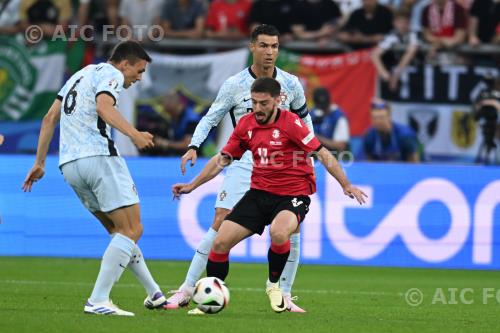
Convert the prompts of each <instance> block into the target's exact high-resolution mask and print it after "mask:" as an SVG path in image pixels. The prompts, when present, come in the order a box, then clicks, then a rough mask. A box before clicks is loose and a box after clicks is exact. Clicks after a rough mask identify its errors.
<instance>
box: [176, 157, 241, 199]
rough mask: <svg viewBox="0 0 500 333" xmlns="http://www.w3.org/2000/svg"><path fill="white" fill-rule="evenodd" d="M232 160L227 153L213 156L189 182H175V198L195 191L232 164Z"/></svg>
mask: <svg viewBox="0 0 500 333" xmlns="http://www.w3.org/2000/svg"><path fill="white" fill-rule="evenodd" d="M231 162H232V160H231V158H230V157H229V156H227V155H222V154H221V153H219V154H217V155H215V156H214V157H212V158H211V159H210V160H209V161H208V162H207V164H206V165H205V167H204V168H203V170H201V172H200V173H199V174H198V176H196V178H195V179H193V181H192V182H191V183H189V184H174V185H173V186H172V194H173V195H174V198H178V197H180V195H181V194H187V193H190V192H192V191H194V190H195V189H196V188H198V187H199V186H201V185H203V184H205V183H206V182H208V181H210V180H211V179H213V178H214V177H215V176H217V175H218V174H219V173H220V172H221V171H222V169H224V168H225V167H226V166H228V165H229V164H231Z"/></svg>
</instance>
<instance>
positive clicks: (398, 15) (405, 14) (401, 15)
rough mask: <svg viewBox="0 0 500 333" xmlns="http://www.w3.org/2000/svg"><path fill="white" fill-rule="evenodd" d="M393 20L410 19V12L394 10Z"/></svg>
mask: <svg viewBox="0 0 500 333" xmlns="http://www.w3.org/2000/svg"><path fill="white" fill-rule="evenodd" d="M394 18H395V19H396V18H405V19H407V20H409V19H411V11H410V10H408V9H406V8H402V9H399V10H396V11H395V12H394Z"/></svg>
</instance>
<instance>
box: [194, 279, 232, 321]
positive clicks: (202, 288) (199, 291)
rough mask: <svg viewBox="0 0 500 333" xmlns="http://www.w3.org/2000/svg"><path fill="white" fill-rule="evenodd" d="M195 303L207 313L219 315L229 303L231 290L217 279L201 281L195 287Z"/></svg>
mask: <svg viewBox="0 0 500 333" xmlns="http://www.w3.org/2000/svg"><path fill="white" fill-rule="evenodd" d="M193 302H195V303H196V304H198V306H197V307H198V309H200V310H201V311H203V312H205V313H208V314H213V313H218V312H220V311H222V309H224V308H225V307H226V305H227V303H229V289H227V287H226V284H225V283H224V281H222V280H221V279H218V278H216V277H206V278H203V279H200V280H199V281H198V282H196V285H195V287H194V293H193Z"/></svg>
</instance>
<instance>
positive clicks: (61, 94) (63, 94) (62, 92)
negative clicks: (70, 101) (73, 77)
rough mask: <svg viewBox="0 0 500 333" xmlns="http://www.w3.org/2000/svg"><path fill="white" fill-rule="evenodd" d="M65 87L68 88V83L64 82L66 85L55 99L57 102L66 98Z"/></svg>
mask: <svg viewBox="0 0 500 333" xmlns="http://www.w3.org/2000/svg"><path fill="white" fill-rule="evenodd" d="M67 86H68V81H66V83H65V84H64V85H63V86H62V88H61V90H59V92H58V93H57V97H56V98H57V99H58V100H60V101H61V102H62V100H63V99H64V96H66V93H67V91H66V90H67Z"/></svg>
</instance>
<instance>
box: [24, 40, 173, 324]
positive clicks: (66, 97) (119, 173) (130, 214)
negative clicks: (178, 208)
mask: <svg viewBox="0 0 500 333" xmlns="http://www.w3.org/2000/svg"><path fill="white" fill-rule="evenodd" d="M149 62H151V58H150V57H149V55H148V54H147V53H146V51H145V50H144V49H143V48H142V47H141V46H140V44H138V43H137V42H133V41H126V42H122V43H120V44H118V45H117V46H116V47H115V48H114V49H113V51H112V54H111V57H110V58H109V60H108V62H107V63H101V64H98V65H89V66H86V67H85V68H83V69H81V70H80V71H78V72H77V73H75V74H74V75H73V76H71V78H70V79H69V80H68V81H67V82H66V84H65V85H64V86H63V88H62V89H61V91H60V92H59V93H58V95H57V98H56V100H55V101H54V103H53V104H52V106H51V108H50V109H49V111H48V113H47V115H46V116H45V117H44V119H43V123H42V128H41V130H40V137H39V140H38V149H37V155H36V160H35V163H34V165H33V167H32V168H31V170H30V171H29V173H28V175H27V176H26V179H25V180H24V184H23V190H24V191H25V192H26V191H31V188H32V186H33V184H34V183H35V182H36V181H38V180H39V179H41V178H42V177H43V175H44V173H45V159H46V157H47V151H48V148H49V144H50V141H51V140H52V136H53V134H54V129H55V127H56V126H57V124H58V123H59V122H60V133H61V134H60V141H59V168H60V169H61V171H62V173H63V176H64V179H65V181H66V182H67V183H68V184H69V185H70V186H71V187H72V188H73V190H74V191H75V193H76V194H77V196H78V197H79V199H80V201H81V202H82V203H83V205H84V206H85V207H86V208H87V209H88V210H89V211H90V212H91V213H92V214H94V216H95V217H96V218H97V219H98V220H99V221H100V222H101V223H102V225H103V226H104V227H105V228H106V230H107V232H108V233H109V234H110V236H111V237H112V238H111V241H110V243H109V245H108V247H107V249H106V251H105V252H104V255H103V257H102V262H101V269H100V271H99V275H98V276H97V280H96V283H95V285H94V289H93V291H92V294H91V296H90V298H89V299H88V301H87V303H86V304H85V306H84V312H85V313H89V314H101V315H121V316H133V315H134V314H133V313H132V312H128V311H124V310H122V309H120V308H118V307H117V306H116V305H114V304H113V303H112V302H111V300H110V299H109V293H110V291H111V288H112V287H113V285H114V283H115V282H116V281H118V279H119V278H120V276H121V275H122V273H123V271H124V270H125V268H126V267H128V268H130V269H131V270H132V272H133V273H134V274H135V275H136V277H137V278H138V279H139V281H140V282H141V284H142V285H143V286H144V288H145V289H146V292H147V294H148V296H147V297H146V299H145V301H144V306H146V307H147V308H149V309H153V308H159V307H162V306H163V305H164V304H165V302H166V299H165V296H164V295H163V293H162V292H161V290H160V287H159V286H158V284H157V283H156V282H155V281H154V279H153V277H152V276H151V273H150V272H149V270H148V268H147V266H146V263H145V262H144V257H143V255H142V253H141V250H140V248H139V246H138V245H137V241H138V240H139V238H140V237H141V235H142V231H143V227H142V224H141V218H140V206H139V196H138V194H137V190H136V188H135V185H134V182H133V180H132V177H131V176H130V173H129V171H128V168H127V165H126V164H125V161H124V160H123V158H121V157H120V156H119V154H118V151H117V150H116V147H115V145H114V142H113V140H112V139H111V135H110V133H111V126H112V127H114V128H116V129H118V130H119V131H120V132H122V133H123V134H125V135H127V136H128V137H129V138H130V139H131V140H132V141H133V143H134V144H135V145H136V146H137V148H139V149H144V148H148V147H152V146H153V136H152V135H151V134H150V133H148V132H139V131H138V130H137V129H135V128H134V127H133V126H132V125H131V124H130V123H128V122H127V121H126V120H125V118H123V117H122V115H121V114H120V113H119V112H118V110H117V109H116V107H115V106H116V101H117V100H118V96H119V94H120V92H121V90H122V88H125V89H126V88H128V87H130V86H131V85H132V84H133V83H134V82H136V81H139V80H140V79H141V76H142V73H144V71H145V69H146V65H147V63H149Z"/></svg>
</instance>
